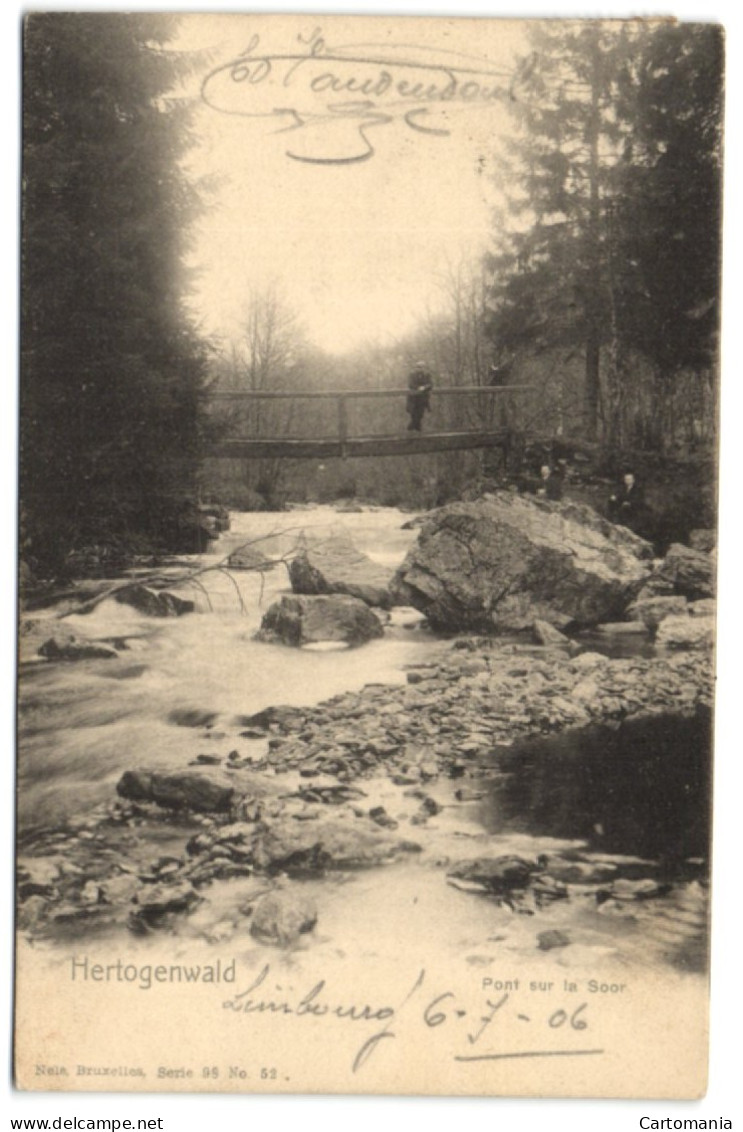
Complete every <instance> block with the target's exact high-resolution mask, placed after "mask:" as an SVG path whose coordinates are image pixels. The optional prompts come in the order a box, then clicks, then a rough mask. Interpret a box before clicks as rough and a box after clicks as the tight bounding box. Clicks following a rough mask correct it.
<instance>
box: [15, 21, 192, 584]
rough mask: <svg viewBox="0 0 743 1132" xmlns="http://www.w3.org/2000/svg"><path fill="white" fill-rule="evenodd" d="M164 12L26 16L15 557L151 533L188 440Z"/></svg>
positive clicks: (161, 536)
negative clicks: (18, 513) (18, 505)
mask: <svg viewBox="0 0 743 1132" xmlns="http://www.w3.org/2000/svg"><path fill="white" fill-rule="evenodd" d="M174 29H175V24H174V22H173V21H172V20H171V18H169V17H163V16H152V15H138V14H137V15H134V14H119V13H115V14H114V13H107V14H101V13H95V14H87V13H39V14H34V15H31V16H29V17H28V18H27V20H26V24H25V29H24V31H25V39H24V116H23V130H24V150H23V263H22V270H23V298H22V338H21V343H22V380H21V457H20V477H21V478H20V482H21V499H22V530H21V553H22V555H23V556H24V557H25V558H27V559H28V560H29V561H30V562H31V563H32V565H34V566H35V567H36V569H37V570H39V571H40V572H42V573H46V574H48V573H50V572H51V573H57V572H60V571H61V570H63V569H64V563H65V560H66V558H67V555H68V553H69V551H70V550H71V549H72V548H79V547H81V546H85V545H91V544H95V545H101V546H106V545H112V544H115V545H120V544H122V543H130V544H131V545H132V546H138V547H140V548H141V547H142V546H145V545H157V544H160V545H163V544H167V542H168V540H169V539H170V538H172V536H173V531H174V529H175V525H176V521H175V511H176V510H177V507H178V499H179V498H183V497H184V496H185V495H187V494H189V493H190V492H191V490H192V487H193V483H194V476H195V471H196V467H197V460H198V456H199V450H200V429H201V425H200V420H201V408H200V399H201V393H202V388H203V381H204V372H205V358H204V347H203V346H202V344H201V343H200V342H199V340H198V339H197V337H196V334H195V332H194V330H193V329H192V327H191V325H190V324H189V321H188V319H187V318H186V317H185V315H184V309H183V296H184V289H185V284H186V280H185V279H184V271H183V266H182V256H183V253H184V230H185V229H186V226H187V224H188V222H189V220H190V219H191V217H192V215H193V211H194V208H195V206H196V200H195V199H194V194H193V191H192V190H190V189H189V188H188V187H187V185H186V183H185V181H184V179H183V177H182V175H181V172H180V169H179V160H180V158H181V157H182V155H183V153H184V152H185V150H186V149H187V147H188V144H189V134H188V119H187V115H188V108H187V107H186V106H184V105H183V104H182V103H180V102H179V101H178V100H177V99H175V98H174V97H173V95H172V92H173V90H174V88H175V84H176V82H177V79H178V72H179V68H180V66H182V62H181V61H180V60H179V57H178V56H177V55H174V54H173V53H169V52H168V51H167V50H166V49H165V44H166V43H167V41H168V39H169V37H170V36H171V35H172V34H173V32H174Z"/></svg>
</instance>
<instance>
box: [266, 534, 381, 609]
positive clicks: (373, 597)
mask: <svg viewBox="0 0 743 1132" xmlns="http://www.w3.org/2000/svg"><path fill="white" fill-rule="evenodd" d="M289 576H290V578H291V583H292V589H293V590H294V592H295V593H296V594H349V595H350V597H357V598H360V599H361V601H364V602H366V604H367V605H378V606H381V607H382V608H383V609H387V608H389V606H390V605H391V601H392V599H391V595H390V589H389V587H390V582H391V580H392V576H391V574H390V573H389V571H387V570H385V569H383V568H382V567H381V566H378V565H377V563H376V562H372V560H371V558H367V556H366V555H365V554H362V552H361V551H360V550H358V549H357V548H356V547H355V546H354V544H353V542H352V541H351V539H350V538H348V537H345V536H340V535H334V536H333V537H331V538H328V539H325V540H323V541H322V542H318V543H316V544H315V545H313V546H308V547H304V548H303V549H302V550H300V552H299V553H298V554H297V555H296V557H295V558H294V559H293V560H292V563H291V566H290V567H289Z"/></svg>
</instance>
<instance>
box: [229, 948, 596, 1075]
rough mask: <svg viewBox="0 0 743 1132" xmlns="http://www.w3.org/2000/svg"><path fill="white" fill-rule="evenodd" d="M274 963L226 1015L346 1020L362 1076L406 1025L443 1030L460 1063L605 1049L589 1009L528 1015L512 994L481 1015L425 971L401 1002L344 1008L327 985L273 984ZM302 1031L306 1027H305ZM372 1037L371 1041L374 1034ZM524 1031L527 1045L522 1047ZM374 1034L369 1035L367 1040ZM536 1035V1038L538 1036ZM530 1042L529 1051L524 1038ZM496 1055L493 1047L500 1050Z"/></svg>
mask: <svg viewBox="0 0 743 1132" xmlns="http://www.w3.org/2000/svg"><path fill="white" fill-rule="evenodd" d="M270 974H271V968H270V966H269V965H268V964H266V966H265V967H263V969H262V970H261V971H260V973H259V974H258V975H257V976H256V977H255V979H253V981H252V982H251V983H250V985H249V986H247V987H245V988H244V989H242V990H239V991H236V992H235V993H234V994H233V995H232V997H231V998H228V999H226V1000H225V1001H224V1002H223V1003H222V1007H223V1009H224V1010H227V1011H230V1012H231V1013H235V1014H241V1015H243V1016H248V1017H249V1018H255V1017H258V1018H259V1017H261V1016H269V1017H274V1018H275V1017H276V1016H280V1017H282V1018H283V1019H284V1020H285V1024H288V1025H293V1024H294V1023H295V1022H296V1021H297V1020H299V1019H308V1018H313V1019H324V1020H325V1021H332V1020H340V1021H343V1022H346V1023H348V1024H349V1027H350V1029H351V1030H352V1031H353V1032H354V1033H358V1034H360V1035H361V1044H360V1045H358V1046H356V1044H355V1043H354V1051H355V1052H354V1054H353V1057H352V1063H351V1069H352V1071H353V1072H354V1073H357V1072H358V1071H359V1070H360V1069H362V1068H363V1066H364V1065H365V1064H366V1062H367V1061H368V1060H369V1059H370V1058H371V1056H372V1054H374V1053H375V1051H376V1050H377V1049H378V1048H379V1047H380V1046H381V1044H382V1043H383V1042H384V1043H385V1044H387V1043H388V1042H389V1041H393V1042H394V1040H395V1039H396V1038H398V1037H399V1036H400V1035H401V1029H400V1027H401V1024H402V1023H403V1022H404V1023H405V1025H406V1029H407V1032H408V1036H410V1030H411V1029H412V1030H414V1031H415V1030H417V1031H418V1033H421V1032H428V1031H436V1034H437V1035H438V1036H442V1037H443V1039H444V1042H445V1043H446V1046H447V1049H446V1050H445V1051H444V1052H448V1053H449V1054H450V1055H451V1056H453V1059H454V1061H456V1062H459V1063H460V1064H462V1065H463V1066H464V1064H465V1063H468V1062H483V1061H500V1060H504V1059H511V1058H544V1057H585V1056H589V1055H597V1054H603V1053H604V1050H603V1049H601V1048H597V1047H596V1046H595V1045H594V1044H593V1043H589V1042H587V1041H586V1038H587V1036H588V1035H587V1034H586V1031H588V1030H589V1028H590V1025H591V1023H590V1016H589V1015H590V1012H589V1007H588V1003H587V1002H585V1001H584V1002H580V1001H576V1000H577V998H578V996H577V995H576V996H575V998H573V999H572V1000H571V1001H570V1002H569V1004H568V1003H566V1004H565V1005H558V1004H557V1003H550V1004H549V1005H545V1006H540V1005H537V1006H536V1007H529V1009H530V1013H529V1014H527V1013H526V1011H525V1008H524V1007H523V1006H522V1005H521V1004H520V1003H517V1002H516V1001H515V1000H513V998H512V995H511V994H510V993H509V992H505V993H503V994H501V995H499V996H498V997H495V996H494V997H493V998H490V997H489V996H488V997H485V999H484V1001H483V1002H480V1003H478V1004H477V1005H476V1006H474V1008H473V1007H472V1005H471V1003H468V1002H463V1001H462V1000H460V999H459V998H458V997H457V995H456V994H455V993H454V992H453V991H450V990H443V991H442V990H438V989H436V988H433V987H431V986H429V985H428V984H429V979H428V978H427V975H426V972H425V970H422V971H420V972H419V974H418V976H417V978H416V979H415V981H414V982H413V983H411V984H410V986H409V989H408V990H407V992H406V993H405V994H404V995H403V996H402V997H401V998H400V999H399V1000H397V1001H395V1002H385V1003H373V1004H372V1003H368V1002H367V1003H363V1002H356V1003H349V1002H343V1001H338V1000H337V999H336V998H335V997H334V996H333V994H332V993H331V992H330V991H329V988H328V987H327V984H326V981H325V979H320V981H319V982H317V983H315V984H314V985H313V986H311V987H308V988H307V989H306V990H304V989H295V988H294V987H287V986H286V985H284V984H283V983H282V984H281V985H280V984H278V983H272V981H271V978H270ZM299 1024H301V1023H299ZM369 1028H371V1029H372V1031H373V1032H372V1033H371V1034H368V1029H369ZM516 1031H518V1034H519V1041H518V1042H514V1041H513V1036H514V1033H515V1032H516ZM367 1035H368V1036H367ZM532 1035H533V1037H532ZM523 1036H527V1044H524V1037H523ZM494 1046H495V1047H496V1048H493V1047H494Z"/></svg>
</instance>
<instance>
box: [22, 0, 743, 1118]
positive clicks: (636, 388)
mask: <svg viewBox="0 0 743 1132" xmlns="http://www.w3.org/2000/svg"><path fill="white" fill-rule="evenodd" d="M22 52H23V62H22V66H23V82H22V107H21V116H22V146H21V173H22V192H21V201H20V207H21V236H20V244H21V278H20V313H21V320H20V322H21V325H20V386H19V389H20V392H19V422H18V426H19V473H18V476H19V478H18V496H19V500H18V503H19V506H18V626H17V638H18V666H17V676H18V680H17V749H16V780H15V784H16V799H15V801H16V825H15V877H16V888H15V924H14V927H15V940H16V942H15V1004H14V1075H15V1082H16V1085H17V1087H18V1088H19V1089H20V1090H23V1091H38V1092H72V1093H96V1092H97V1093H101V1092H113V1093H116V1092H125V1093H142V1094H146V1093H175V1094H177V1093H212V1094H217V1093H226V1094H230V1093H233V1094H234V1093H239V1094H317V1093H325V1094H377V1095H418V1096H428V1097H432V1096H458V1097H545V1098H597V1097H604V1098H628V1099H640V1098H655V1099H668V1100H673V1101H678V1100H698V1099H699V1098H701V1097H703V1096H704V1094H705V1090H706V1088H707V1080H708V1054H709V1050H708V1036H709V995H710V940H711V936H710V892H711V870H712V865H713V860H712V855H711V832H712V817H713V806H712V785H713V717H714V709H715V701H714V691H715V639H716V595H717V546H718V486H719V471H718V468H719V453H720V435H719V432H720V323H721V305H720V304H721V264H722V189H723V148H724V147H723V110H724V86H725V33H724V30H723V27H722V26H721V25H720V23H719V22H716V21H715V20H713V19H710V20H709V22H702V21H701V19H696V20H681V21H678V20H675V19H672V18H669V17H665V16H658V17H654V18H647V19H629V18H625V19H609V18H605V19H604V18H602V19H598V18H593V19H589V18H571V19H567V18H560V19H557V18H551V19H546V18H545V19H537V18H529V19H513V18H510V19H505V18H472V17H455V16H434V15H428V16H409V15H408V16H402V15H400V16H397V15H394V16H393V15H374V16H372V15H343V16H341V15H333V14H322V13H320V14H312V13H305V12H297V13H295V14H282V15H276V14H270V13H268V12H264V13H262V14H258V13H253V14H248V13H243V12H239V13H238V12H223V13H216V14H215V13H205V12H204V13H197V12H191V11H183V12H178V11H167V12H166V11H160V12H144V11H129V12H122V11H108V12H106V11H93V10H86V11H76V12H71V11H70V12H63V11H33V12H31V13H28V14H26V15H25V16H24V19H23V48H22ZM715 864H716V863H715ZM710 1115H712V1114H710ZM714 1115H715V1117H716V1118H719V1121H718V1123H717V1124H716V1125H712V1124H710V1125H700V1127H701V1126H704V1127H707V1126H709V1127H713V1126H714V1127H720V1128H725V1127H731V1126H732V1125H731V1124H730V1122H729V1120H728V1122H727V1123H724V1122H722V1120H723V1117H724V1116H725V1114H720V1113H715V1114H714ZM646 1126H647V1127H653V1126H652V1125H646Z"/></svg>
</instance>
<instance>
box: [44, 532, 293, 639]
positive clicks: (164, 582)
mask: <svg viewBox="0 0 743 1132" xmlns="http://www.w3.org/2000/svg"><path fill="white" fill-rule="evenodd" d="M304 530H305V527H304V525H303V526H296V527H284V528H283V529H280V530H273V531H269V532H268V534H265V535H259V536H258V538H254V539H248V540H247V541H246V542H243V543H241V544H240V546H237V547H234V548H233V549H232V550H231V551H230V553H229V554H226V555H225V556H224V558H221V559H219V561H218V562H213V563H210V564H209V565H208V566H200V567H198V568H197V569H195V570H188V571H185V572H184V573H182V574H163V573H161V572H160V573H157V574H152V575H140V576H139V577H137V578H133V579H130V580H128V581H126V582H117V583H115V584H114V585H111V586H108V587H107V588H106V589H104V590H101V592H100V593H97V594H96V595H95V597H92V598H90V599H89V600H88V601H84V602H82V604H80V605H78V606H76V607H75V608H74V609H66V610H65V611H64V612H62V613H58V614H57V617H58V618H59V619H60V620H62V619H64V618H65V617H70V616H71V615H72V614H75V615H77V614H87V613H92V612H93V610H94V609H96V608H97V607H98V606H99V605H101V604H102V602H104V601H107V600H108V599H109V598H111V597H115V596H116V595H117V594H119V593H124V592H125V591H126V590H130V589H133V588H134V587H135V586H149V587H150V588H152V589H165V588H166V587H167V588H171V587H176V586H184V585H196V586H198V587H199V588H200V589H201V590H202V591H203V592H204V594H205V596H206V599H207V602H208V603H209V608H210V609H211V608H212V605H211V601H210V599H209V594H208V593H207V591H206V589H205V587H204V586H203V584H202V583H201V582H200V581H199V579H200V578H201V577H203V575H204V574H209V573H212V572H219V573H222V574H226V575H227V577H228V578H229V579H230V581H231V582H232V584H233V586H234V587H235V590H236V591H237V594H238V599H239V601H240V611H241V612H242V613H245V612H246V610H245V603H244V601H243V599H242V594H241V593H240V588H239V586H238V585H237V582H236V581H235V579H234V578H233V577H232V574H231V573H230V570H229V562H230V558H231V557H232V556H233V554H239V552H240V551H241V550H245V549H247V548H248V547H251V546H255V545H256V543H259V542H266V541H267V540H268V539H272V538H277V537H278V536H279V535H286V534H289V533H291V532H292V531H300V532H301V533H300V537H299V538H298V539H297V543H296V544H295V546H294V547H293V548H292V550H291V551H290V552H288V553H287V554H285V555H282V556H281V557H280V558H272V559H268V560H267V561H270V562H271V564H272V565H278V563H280V562H283V563H284V565H287V563H288V562H290V561H291V560H292V558H293V557H294V556H295V554H296V552H297V545H298V544H300V541H301V538H302V535H303V534H304ZM242 569H243V572H245V573H249V572H251V571H256V570H257V571H259V572H261V573H262V572H263V570H264V569H265V565H264V563H256V565H255V566H247V567H244V568H242ZM287 569H288V566H287ZM263 590H264V582H263V578H261V600H262V598H263Z"/></svg>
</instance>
